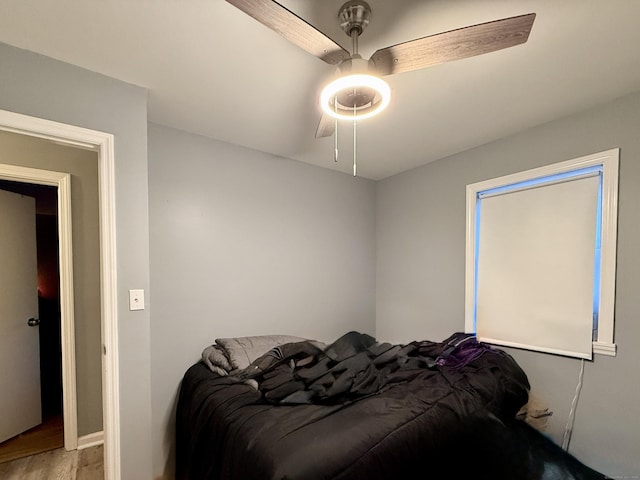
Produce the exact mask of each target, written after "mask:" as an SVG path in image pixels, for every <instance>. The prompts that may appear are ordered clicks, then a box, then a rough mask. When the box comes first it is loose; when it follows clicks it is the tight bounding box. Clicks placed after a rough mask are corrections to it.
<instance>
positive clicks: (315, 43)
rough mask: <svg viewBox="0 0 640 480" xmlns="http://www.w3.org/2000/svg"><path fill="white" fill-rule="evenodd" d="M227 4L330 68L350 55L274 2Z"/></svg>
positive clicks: (246, 0) (234, 1) (240, 0)
mask: <svg viewBox="0 0 640 480" xmlns="http://www.w3.org/2000/svg"><path fill="white" fill-rule="evenodd" d="M227 2H229V3H230V4H232V5H234V6H235V7H237V8H239V9H240V10H242V11H243V12H244V13H246V14H247V15H250V16H251V17H253V18H255V19H256V20H257V21H258V22H260V23H261V24H263V25H264V26H265V27H268V28H270V29H271V30H273V31H275V32H277V33H279V34H280V35H282V36H283V37H284V38H286V39H287V40H289V41H290V42H291V43H293V44H295V45H297V46H298V47H300V48H302V49H303V50H306V51H307V52H309V53H310V54H311V55H314V56H316V57H318V58H319V59H320V60H323V61H325V62H327V63H329V64H331V65H337V64H338V63H340V62H341V61H342V60H344V59H347V58H349V56H350V55H349V52H347V51H346V50H345V49H344V48H342V47H341V46H340V45H338V44H337V43H336V42H334V41H333V40H331V39H330V38H329V37H327V36H326V35H325V34H324V33H322V32H321V31H319V30H317V29H316V28H315V27H313V26H312V25H310V24H308V23H307V22H305V21H304V20H303V19H302V18H300V17H298V16H297V15H296V14H295V13H293V12H291V11H290V10H287V8H285V7H284V6H282V5H280V4H279V3H278V2H275V1H273V0H227Z"/></svg>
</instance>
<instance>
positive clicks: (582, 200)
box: [465, 149, 619, 358]
mask: <svg viewBox="0 0 640 480" xmlns="http://www.w3.org/2000/svg"><path fill="white" fill-rule="evenodd" d="M618 162H619V150H618V149H614V150H609V151H606V152H602V153H599V154H595V155H589V156H587V157H581V158H578V159H575V160H570V161H566V162H561V163H557V164H554V165H549V166H546V167H541V168H537V169H533V170H528V171H526V172H521V173H516V174H513V175H508V176H505V177H500V178H496V179H492V180H487V181H483V182H478V183H474V184H471V185H467V252H466V291H465V296H466V299H465V302H466V303H465V317H466V318H465V330H466V331H467V332H473V333H476V335H477V336H478V339H479V340H482V341H485V342H488V343H494V344H498V345H504V346H512V347H518V348H526V349H530V350H537V351H542V352H548V353H555V354H560V355H567V356H575V357H580V358H592V353H594V352H595V353H600V354H607V355H615V352H616V347H615V344H614V342H613V323H614V319H613V316H614V297H615V259H616V232H617V190H618Z"/></svg>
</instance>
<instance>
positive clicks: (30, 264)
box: [0, 190, 42, 442]
mask: <svg viewBox="0 0 640 480" xmlns="http://www.w3.org/2000/svg"><path fill="white" fill-rule="evenodd" d="M35 205H36V204H35V199H34V198H33V197H27V196H23V195H20V194H17V193H12V192H7V191H4V190H0V272H1V273H0V392H1V393H0V412H2V415H0V442H3V441H5V440H7V439H9V438H12V437H15V436H16V435H18V434H20V433H22V432H25V431H27V430H29V429H31V428H33V427H35V426H37V425H39V424H40V423H42V415H41V412H42V407H41V403H40V346H39V345H40V342H39V332H38V330H39V327H38V326H29V325H28V323H27V322H28V320H29V319H37V318H38V277H37V275H38V273H37V251H36V206H35Z"/></svg>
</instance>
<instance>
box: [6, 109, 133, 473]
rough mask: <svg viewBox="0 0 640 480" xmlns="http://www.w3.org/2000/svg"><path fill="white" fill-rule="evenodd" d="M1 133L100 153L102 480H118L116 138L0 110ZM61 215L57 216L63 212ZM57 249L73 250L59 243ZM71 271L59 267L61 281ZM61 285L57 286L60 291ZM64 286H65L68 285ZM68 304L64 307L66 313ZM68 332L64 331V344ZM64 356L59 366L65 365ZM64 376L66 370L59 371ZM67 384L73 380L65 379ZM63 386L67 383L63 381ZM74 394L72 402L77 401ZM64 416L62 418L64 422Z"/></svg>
mask: <svg viewBox="0 0 640 480" xmlns="http://www.w3.org/2000/svg"><path fill="white" fill-rule="evenodd" d="M0 131H7V132H12V133H18V134H20V135H24V136H27V137H34V138H40V139H46V140H49V141H53V142H55V143H59V144H62V145H67V146H71V147H75V148H79V149H86V150H91V151H94V152H96V153H97V154H98V169H99V175H98V182H99V210H100V211H99V224H100V233H99V237H100V280H101V282H100V285H101V287H100V292H101V315H100V317H101V319H100V320H101V333H102V335H101V338H102V348H101V350H102V362H101V363H102V387H103V388H102V405H103V409H102V413H103V430H104V473H105V479H106V480H119V479H120V478H121V469H120V415H119V397H120V395H119V389H118V384H119V381H118V372H119V365H118V322H117V295H116V291H117V280H116V272H117V264H116V223H115V182H114V175H115V174H114V170H115V159H114V137H113V135H111V134H108V133H104V132H98V131H95V130H89V129H86V128H81V127H75V126H72V125H67V124H63V123H59V122H53V121H50V120H44V119H40V118H36V117H30V116H28V115H22V114H18V113H14V112H8V111H5V110H0ZM2 178H5V179H9V180H12V179H15V178H22V175H21V174H20V173H18V172H16V171H12V170H11V169H10V168H9V169H5V170H4V171H3V172H2ZM38 183H42V184H48V185H56V184H57V185H58V195H59V205H68V203H69V201H70V199H69V198H68V195H66V196H65V195H64V194H63V192H64V188H61V186H63V187H66V188H68V186H69V185H68V179H67V180H64V179H52V178H44V179H42V180H41V181H39V182H38ZM62 211H63V210H61V211H60V212H62ZM59 221H60V224H61V227H60V231H61V232H63V231H65V228H68V225H67V224H68V222H69V219H68V218H67V219H64V218H62V216H60V218H59ZM60 244H61V246H60V248H61V249H65V248H69V249H70V247H71V245H70V243H69V244H67V243H66V242H65V241H64V239H63V238H62V237H61V238H60ZM68 268H69V266H68V265H67V266H65V265H62V264H61V278H65V272H66V270H67V269H68ZM64 287H65V282H64V281H61V291H62V289H64ZM67 287H68V286H67ZM65 302H66V301H65V299H64V295H61V309H62V314H63V316H64V310H65ZM68 307H69V305H66V308H68ZM65 334H66V332H65V331H63V332H62V336H63V339H64V337H65ZM67 360H68V359H67V355H66V354H63V365H64V362H65V361H67ZM63 371H64V368H63ZM67 380H69V381H71V380H72V379H67ZM67 380H64V379H63V381H65V384H66V382H67ZM73 394H74V395H72V396H71V398H75V391H74V392H73ZM66 405H67V398H66V395H65V399H64V402H63V409H64V411H65V412H66V411H67V407H66ZM66 422H67V415H66V414H65V423H66ZM68 430H69V429H68V428H67V425H65V446H66V444H67V436H69V437H70V442H75V443H76V446H77V441H78V439H77V431H76V435H75V439H74V438H73V436H72V435H70V433H69V431H68Z"/></svg>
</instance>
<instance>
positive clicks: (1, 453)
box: [0, 180, 64, 463]
mask: <svg viewBox="0 0 640 480" xmlns="http://www.w3.org/2000/svg"><path fill="white" fill-rule="evenodd" d="M0 189H1V190H4V191H7V192H13V193H17V194H20V195H23V196H28V197H31V198H33V199H35V227H36V250H37V262H36V263H37V278H38V321H39V325H38V326H37V328H38V337H39V352H38V353H39V358H40V379H39V380H40V382H39V383H40V405H41V415H42V423H41V424H40V425H38V426H36V427H34V428H31V429H29V430H27V431H25V432H22V433H20V434H19V435H18V436H16V437H13V438H11V439H9V440H6V441H4V442H2V443H0V463H3V462H7V461H12V460H15V459H17V458H22V457H26V456H31V455H35V454H38V453H42V452H45V451H49V450H54V449H56V448H60V447H63V446H64V421H63V415H62V414H63V412H62V397H63V395H62V338H61V320H62V319H61V314H60V265H59V261H58V252H59V241H58V208H57V204H58V192H57V188H56V187H53V186H48V185H37V184H30V183H23V182H13V181H9V180H0ZM34 353H35V352H34Z"/></svg>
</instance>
